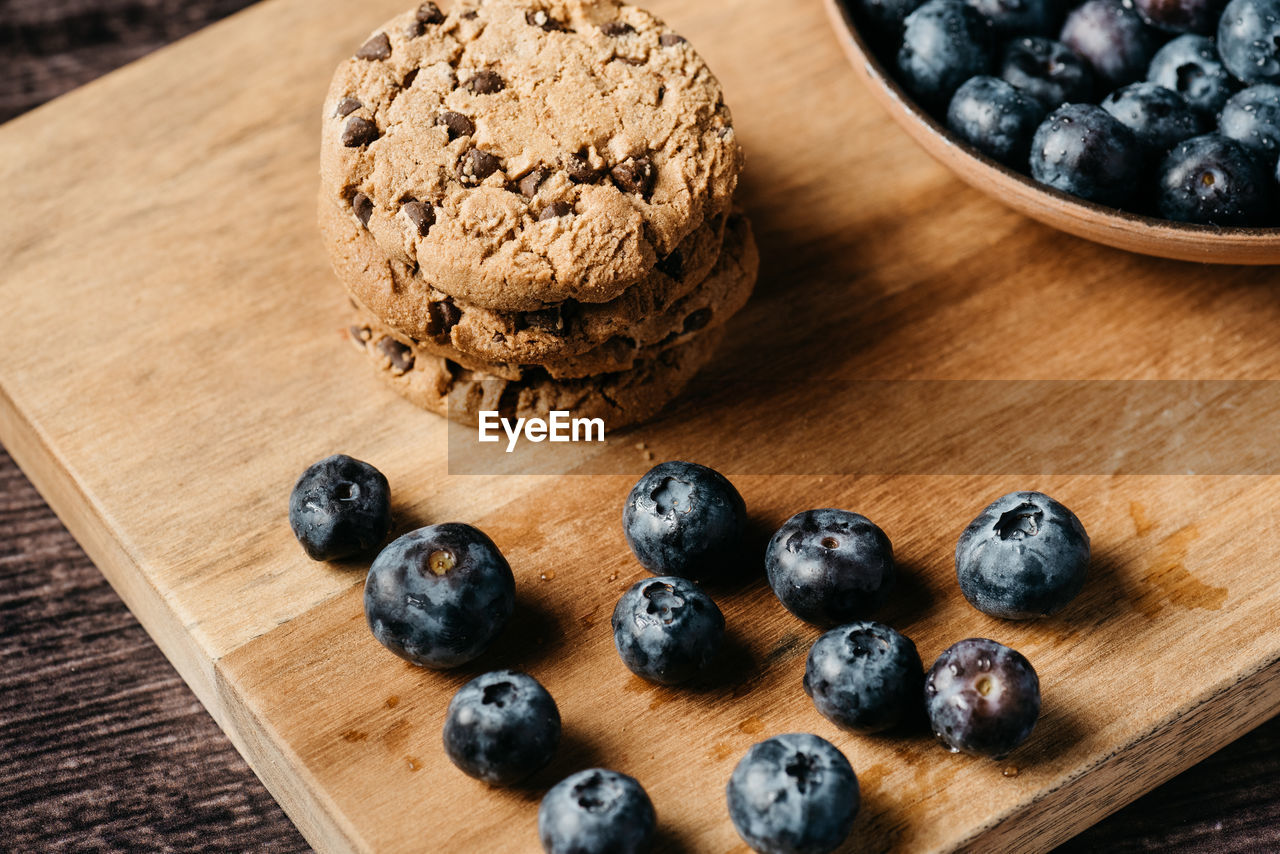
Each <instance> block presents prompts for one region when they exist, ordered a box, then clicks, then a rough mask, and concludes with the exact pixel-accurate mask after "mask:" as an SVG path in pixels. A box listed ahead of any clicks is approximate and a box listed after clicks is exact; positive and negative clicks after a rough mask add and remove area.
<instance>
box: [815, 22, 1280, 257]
mask: <svg viewBox="0 0 1280 854" xmlns="http://www.w3.org/2000/svg"><path fill="white" fill-rule="evenodd" d="M824 4H825V5H826V7H827V11H828V16H829V17H830V19H831V22H832V24H833V26H834V27H836V29H837V35H843V36H845V37H847V38H843V39H841V41H842V42H844V47H845V51H846V53H847V54H848V55H849V59H850V61H851V62H852V63H853V65H854V67H855V69H856V70H860V71H861V72H862V75H863V76H865V77H866V78H867V79H868V80H869V81H870V82H871V83H873V84H875V85H874V86H873V87H872V88H873V94H878V95H880V96H881V97H879V98H877V100H879V101H880V102H881V105H882V106H884V107H886V108H889V109H888V112H889V113H890V115H891V116H893V118H894V119H895V120H897V122H898V123H899V124H900V125H902V126H903V128H904V129H905V130H907V132H908V134H909V135H910V136H911V137H912V138H913V139H915V141H916V142H917V143H918V144H920V145H921V146H922V147H923V148H924V149H925V150H926V151H927V152H928V153H929V154H930V155H932V156H933V157H934V158H935V159H941V156H940V155H941V150H942V149H943V148H945V149H951V150H953V151H954V152H957V153H959V154H961V155H963V156H964V157H966V158H968V159H969V160H970V161H972V164H971V165H973V166H980V167H982V168H985V169H987V170H990V171H993V172H995V173H997V174H998V175H1000V176H1001V177H1002V178H1003V179H1004V181H1003V182H1001V183H1005V184H1006V185H1007V184H1013V185H1016V187H1017V188H1020V190H1021V192H1022V194H1023V195H1024V198H1023V199H1020V200H1019V199H1014V198H1007V197H1005V196H997V199H998V200H999V201H1002V202H1004V203H1005V204H1007V205H1009V206H1010V207H1013V208H1015V209H1016V210H1018V211H1020V212H1021V213H1024V214H1028V215H1031V216H1033V217H1035V218H1037V219H1039V218H1040V217H1038V216H1036V215H1035V213H1034V212H1033V211H1031V210H1028V209H1027V207H1026V206H1027V205H1030V204H1034V199H1033V198H1031V196H1033V195H1034V196H1040V197H1042V198H1045V199H1052V200H1053V202H1054V203H1055V205H1056V206H1057V207H1058V208H1059V211H1060V213H1062V214H1065V215H1067V216H1068V217H1069V218H1070V219H1072V220H1075V221H1078V222H1080V223H1089V224H1091V225H1097V224H1098V221H1099V219H1102V220H1103V221H1104V222H1105V223H1107V224H1110V225H1123V226H1124V227H1125V228H1124V230H1125V231H1129V232H1137V231H1144V232H1147V233H1148V234H1150V233H1151V232H1159V231H1166V232H1174V233H1176V234H1177V235H1180V236H1185V237H1188V238H1195V239H1197V240H1200V241H1207V242H1210V243H1215V244H1224V245H1230V246H1241V245H1249V246H1251V247H1254V248H1257V249H1275V250H1277V251H1280V227H1265V228H1263V227H1244V226H1216V225H1204V224H1200V223H1186V222H1179V221H1177V220H1168V219H1161V218H1158V217H1153V216H1147V215H1145V214H1139V213H1134V212H1132V211H1126V210H1122V209H1120V208H1113V207H1109V206H1107V205H1102V204H1098V203H1096V202H1091V201H1087V200H1085V199H1082V198H1080V197H1079V196H1073V195H1071V194H1070V193H1064V192H1062V191H1061V190H1058V189H1056V188H1053V187H1050V186H1048V185H1045V184H1041V183H1040V182H1038V181H1036V180H1035V179H1033V178H1032V177H1031V176H1030V175H1027V174H1024V173H1022V172H1019V171H1017V170H1015V169H1011V168H1010V167H1008V166H1006V165H1004V164H1003V163H1000V162H998V161H996V160H994V159H992V158H990V157H988V156H987V155H985V154H983V153H982V152H980V151H979V150H977V149H976V148H974V147H973V146H971V145H969V144H968V143H967V142H965V141H963V140H961V139H960V138H958V137H957V136H955V135H954V134H953V133H952V132H951V131H950V130H949V129H948V128H947V127H946V126H945V125H943V124H941V123H940V122H938V121H937V120H936V119H934V118H933V117H932V116H931V115H929V113H927V112H926V111H925V110H924V109H923V108H922V107H921V106H920V105H918V104H917V103H916V101H915V99H914V98H912V97H911V95H910V94H909V93H908V92H907V91H906V90H905V89H903V88H902V86H901V85H900V84H899V83H898V82H897V81H896V80H895V79H894V78H893V76H892V75H891V74H890V73H889V72H888V70H887V69H886V68H885V67H884V65H883V64H882V63H881V62H880V59H879V58H878V57H877V55H876V52H875V51H874V50H873V49H872V47H871V45H870V44H869V43H868V42H867V40H866V39H865V38H864V37H863V35H862V32H861V30H860V28H859V27H858V24H857V22H856V21H855V20H854V14H853V11H852V10H851V9H850V8H849V5H850V4H849V0H824ZM877 88H878V90H879V91H878V92H876V91H875V90H876V89H877ZM886 98H887V99H888V100H889V101H891V102H892V103H886ZM895 107H896V108H897V109H893V108H895ZM913 126H914V127H913ZM922 132H927V134H928V136H931V137H933V138H934V139H935V140H936V141H937V143H939V144H940V145H933V146H931V145H929V144H928V143H927V142H926V141H925V140H924V139H921V136H920V134H921V133H922ZM943 165H944V166H946V167H947V168H948V169H950V170H951V171H952V172H953V173H955V174H957V175H958V177H960V178H962V179H964V180H966V181H967V182H968V183H970V184H972V183H974V182H973V181H972V180H970V177H971V176H969V175H966V174H964V173H963V172H958V170H956V169H955V167H954V166H953V165H952V164H950V163H946V162H943ZM977 189H979V190H980V191H984V192H987V193H988V194H991V193H992V191H993V190H997V189H999V188H998V187H978V188H977ZM1018 201H1021V202H1023V204H1018V203H1017V202H1018ZM1048 224H1049V225H1053V226H1055V227H1057V224H1056V223H1054V222H1048ZM1170 236H1172V235H1170ZM1126 248H1127V247H1126ZM1198 260H1207V259H1204V258H1198ZM1269 263H1275V262H1269Z"/></svg>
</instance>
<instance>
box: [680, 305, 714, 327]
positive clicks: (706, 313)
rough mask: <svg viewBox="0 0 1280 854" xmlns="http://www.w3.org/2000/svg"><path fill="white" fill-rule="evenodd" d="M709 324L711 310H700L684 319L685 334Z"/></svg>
mask: <svg viewBox="0 0 1280 854" xmlns="http://www.w3.org/2000/svg"><path fill="white" fill-rule="evenodd" d="M710 322H711V309H709V308H700V309H698V310H697V311H695V312H693V313H692V314H690V315H689V316H688V317H686V318H685V319H684V331H685V332H697V331H698V330H699V329H701V328H703V327H704V326H706V325H707V324H708V323H710Z"/></svg>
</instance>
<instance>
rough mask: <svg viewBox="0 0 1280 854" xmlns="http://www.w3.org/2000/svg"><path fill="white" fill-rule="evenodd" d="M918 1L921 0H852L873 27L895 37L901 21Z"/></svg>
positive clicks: (900, 30)
mask: <svg viewBox="0 0 1280 854" xmlns="http://www.w3.org/2000/svg"><path fill="white" fill-rule="evenodd" d="M920 3H921V0H854V3H853V5H854V6H855V8H857V10H858V11H859V12H861V13H862V15H863V16H865V17H866V19H867V21H868V22H869V23H870V24H871V25H872V26H873V27H875V28H877V29H879V30H880V32H882V33H883V34H885V35H886V36H892V37H893V38H895V39H896V38H897V37H898V36H899V35H900V34H901V33H902V22H903V21H905V20H906V19H907V15H910V14H911V13H912V12H913V11H915V9H916V7H917V6H919V5H920Z"/></svg>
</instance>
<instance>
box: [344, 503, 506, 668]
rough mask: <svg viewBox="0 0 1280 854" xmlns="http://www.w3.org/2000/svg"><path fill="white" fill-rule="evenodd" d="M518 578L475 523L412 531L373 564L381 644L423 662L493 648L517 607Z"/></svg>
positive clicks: (367, 606)
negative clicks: (473, 524)
mask: <svg viewBox="0 0 1280 854" xmlns="http://www.w3.org/2000/svg"><path fill="white" fill-rule="evenodd" d="M515 597H516V582H515V577H514V576H513V575H512V574H511V567H510V566H509V565H508V564H507V561H506V559H505V558H504V557H503V556H502V553H501V552H499V551H498V547H497V546H495V545H494V544H493V541H492V540H490V539H489V538H488V537H486V536H485V535H484V534H483V533H482V532H480V531H478V530H476V529H475V528H473V527H471V526H470V525H463V524H459V523H449V524H445V525H430V526H428V527H425V528H419V529H418V530H416V531H411V532H409V533H408V534H405V535H404V536H403V537H400V538H399V539H397V540H395V541H394V542H392V543H391V544H390V545H389V546H387V547H386V548H385V549H383V550H382V553H381V554H379V555H378V556H377V557H376V558H375V559H374V561H373V565H372V566H371V567H369V577H368V578H367V579H366V581H365V585H364V613H365V617H366V618H368V620H369V628H370V629H372V630H373V635H374V637H376V638H377V639H378V640H379V641H380V642H381V643H382V645H383V646H385V647H386V648H387V649H389V650H391V651H392V652H394V653H395V654H396V655H398V656H400V657H401V658H404V659H406V660H408V661H412V662H413V663H414V664H418V665H421V666H423V667H432V668H447V667H456V666H458V665H459V664H465V663H466V662H468V661H471V660H472V659H474V658H475V657H476V656H478V655H480V653H482V652H484V651H485V649H487V648H488V646H489V644H491V643H492V642H493V639H494V638H496V637H497V636H498V633H499V632H501V631H502V628H503V627H504V626H505V625H506V624H507V620H509V619H510V618H511V612H512V611H513V610H514V609H515Z"/></svg>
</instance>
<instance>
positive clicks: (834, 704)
mask: <svg viewBox="0 0 1280 854" xmlns="http://www.w3.org/2000/svg"><path fill="white" fill-rule="evenodd" d="M923 686H924V665H923V664H922V663H921V661H920V654H919V653H918V652H916V645H915V644H914V643H912V642H911V639H910V638H908V637H906V636H905V635H901V634H899V633H898V632H895V631H894V630H893V629H891V628H889V627H888V626H886V625H884V624H883V623H874V622H871V621H869V620H868V621H860V622H856V623H850V624H849V625H847V626H840V627H839V628H835V629H832V630H831V631H829V632H827V633H826V634H824V635H823V636H822V637H820V638H818V639H817V640H816V641H815V642H814V644H813V646H812V647H810V649H809V658H808V660H807V661H806V662H805V666H804V692H805V693H806V694H808V695H809V696H810V697H811V698H813V705H814V707H815V708H817V710H818V712H819V713H820V714H821V715H822V716H823V717H824V718H826V719H827V720H829V721H831V722H832V723H834V724H836V725H837V726H840V727H843V728H845V729H849V730H853V731H854V732H860V733H875V732H883V731H884V730H887V729H890V728H892V727H894V726H897V725H898V724H900V723H902V722H904V721H906V720H908V719H909V718H910V717H911V716H912V714H913V713H914V712H915V711H916V710H917V709H918V708H919V705H920V690H921V688H922V687H923Z"/></svg>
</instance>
